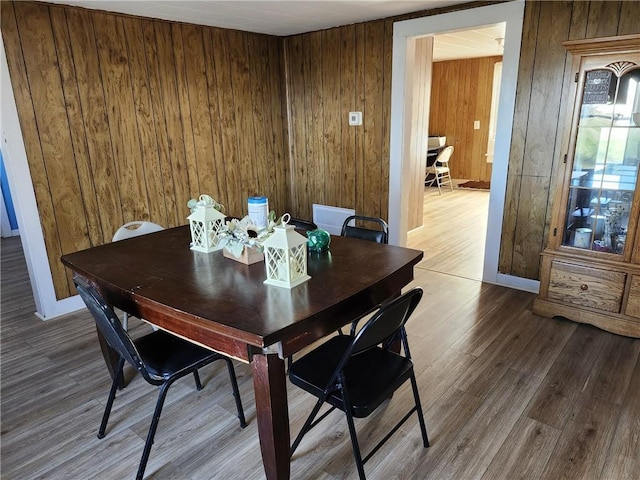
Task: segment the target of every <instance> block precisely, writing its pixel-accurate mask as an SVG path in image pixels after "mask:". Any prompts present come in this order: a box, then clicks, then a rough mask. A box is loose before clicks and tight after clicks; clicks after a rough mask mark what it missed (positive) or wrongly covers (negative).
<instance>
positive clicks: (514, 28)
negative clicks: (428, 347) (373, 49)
mask: <svg viewBox="0 0 640 480" xmlns="http://www.w3.org/2000/svg"><path fill="white" fill-rule="evenodd" d="M523 19H524V1H522V0H516V1H513V2H508V3H501V4H496V5H489V6H485V7H479V8H473V9H469V10H463V11H460V12H452V13H445V14H442V15H434V16H430V17H421V18H415V19H412V20H406V21H403V22H397V23H395V24H394V26H393V64H392V68H393V71H392V76H391V129H390V132H391V138H390V154H391V158H390V161H391V164H390V166H389V230H390V239H389V241H390V243H392V244H394V245H406V243H407V225H408V221H407V220H408V219H407V216H408V195H407V192H408V190H409V189H408V188H402V185H403V182H404V179H405V178H406V177H407V170H408V168H407V164H408V162H405V152H408V150H407V147H406V141H407V139H406V138H405V135H406V134H407V133H408V132H409V129H408V128H407V126H406V125H405V119H406V118H408V117H407V112H409V113H410V110H411V99H410V96H411V94H410V91H409V89H408V88H407V83H406V82H407V80H406V78H407V77H406V75H407V68H409V69H410V62H408V61H407V59H408V58H411V57H410V56H409V54H410V52H411V44H412V38H415V37H419V36H425V35H435V34H438V33H445V32H452V31H456V30H468V29H470V28H476V27H480V26H483V25H493V24H496V23H501V22H505V23H506V30H505V41H504V56H503V67H502V85H501V89H500V103H499V106H498V124H497V132H498V136H497V138H496V145H495V155H494V162H493V169H492V175H491V193H490V198H489V218H488V223H487V237H486V244H485V254H484V269H483V275H482V279H483V281H485V282H489V283H497V284H505V282H507V283H508V284H509V285H508V286H513V287H515V288H518V287H520V288H522V286H521V285H520V284H521V282H519V281H514V282H511V281H510V279H517V277H510V276H508V275H499V274H498V260H499V254H500V239H501V236H502V218H503V215H504V201H505V193H506V186H507V169H508V165H509V149H510V147H511V133H512V128H513V115H514V109H515V98H516V85H517V80H518V64H519V61H520V47H521V38H522V23H523ZM407 136H408V135H407ZM452 235H455V232H452ZM527 285H528V286H529V289H531V284H530V282H527ZM534 287H535V285H534Z"/></svg>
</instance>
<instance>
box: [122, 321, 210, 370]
mask: <svg viewBox="0 0 640 480" xmlns="http://www.w3.org/2000/svg"><path fill="white" fill-rule="evenodd" d="M133 343H134V344H135V346H136V348H137V349H138V352H139V353H140V356H141V357H142V358H144V362H145V366H146V368H147V371H148V372H149V373H150V374H151V375H153V376H156V377H160V378H163V379H165V380H166V379H168V378H169V377H171V376H173V375H176V372H181V371H183V370H186V369H193V366H194V365H198V364H201V363H202V364H203V365H206V364H208V363H211V362H212V361H214V360H217V359H219V358H221V355H220V354H218V353H216V352H213V351H211V350H207V349H206V348H203V347H200V346H199V345H196V344H194V343H191V342H187V341H186V340H183V339H181V338H179V337H176V336H175V335H171V334H170V333H167V332H164V331H162V330H158V331H156V332H152V333H150V334H148V335H145V336H144V337H141V338H139V339H136V340H134V341H133Z"/></svg>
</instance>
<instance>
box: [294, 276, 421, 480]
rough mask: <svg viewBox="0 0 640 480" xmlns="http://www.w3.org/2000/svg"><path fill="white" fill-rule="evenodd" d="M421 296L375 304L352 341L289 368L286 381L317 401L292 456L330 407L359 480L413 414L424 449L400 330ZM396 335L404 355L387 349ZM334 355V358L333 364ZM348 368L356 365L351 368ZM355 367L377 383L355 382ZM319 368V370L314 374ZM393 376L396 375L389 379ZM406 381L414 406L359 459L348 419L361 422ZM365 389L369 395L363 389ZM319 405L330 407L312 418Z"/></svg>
mask: <svg viewBox="0 0 640 480" xmlns="http://www.w3.org/2000/svg"><path fill="white" fill-rule="evenodd" d="M421 298H422V289H420V288H415V289H413V290H411V291H409V292H407V293H405V294H404V295H402V296H400V297H398V298H396V299H394V300H392V301H391V302H389V303H387V304H385V305H383V306H381V307H380V308H379V310H378V312H377V313H376V314H374V316H373V317H371V319H370V320H369V321H367V323H366V324H365V325H364V326H363V327H362V329H361V330H360V331H359V332H358V333H357V334H356V335H355V336H354V337H352V336H349V335H337V336H335V337H332V338H331V339H329V340H328V341H327V342H325V343H324V344H322V345H320V346H319V347H318V348H317V349H315V350H313V351H311V352H310V353H308V354H307V355H305V356H304V357H302V358H300V359H299V360H296V361H295V362H293V363H292V364H291V367H290V369H289V378H290V380H291V382H292V383H293V384H294V385H296V386H298V387H300V388H302V389H303V390H305V391H307V392H309V393H311V394H312V395H314V396H316V397H318V401H317V402H316V404H315V406H314V407H313V410H312V411H311V413H310V414H309V416H308V418H307V420H306V421H305V423H304V425H303V427H302V429H301V430H300V432H299V433H298V435H297V437H296V439H295V441H294V442H293V445H292V447H291V452H290V453H291V455H292V456H293V454H294V453H295V451H296V449H297V448H298V446H299V445H300V442H301V440H302V438H303V437H304V435H305V434H306V433H307V432H308V431H309V430H311V429H312V428H313V427H315V426H316V425H318V423H320V422H321V421H322V420H323V419H324V418H326V417H327V415H329V414H330V413H331V412H332V411H333V410H335V409H336V408H337V409H339V410H342V411H343V412H344V413H345V416H346V420H347V424H348V427H349V435H350V437H351V446H352V449H353V454H354V457H355V461H356V466H357V469H358V475H359V478H360V479H361V480H365V478H366V477H365V472H364V464H365V463H366V462H367V461H368V460H369V459H370V458H371V457H372V456H373V455H374V454H375V453H376V452H377V451H378V450H379V449H380V448H381V447H382V446H383V445H384V444H385V443H386V442H387V441H388V440H389V439H390V438H391V437H392V435H393V434H394V433H395V432H397V431H398V429H399V428H400V427H401V426H402V425H403V424H404V423H405V422H406V421H407V420H408V419H409V417H411V415H413V414H414V413H416V414H417V416H418V422H419V424H420V431H421V433H422V440H423V445H424V447H425V448H427V447H429V438H428V436H427V429H426V426H425V423H424V414H423V412H422V406H421V403H420V396H419V393H418V386H417V382H416V378H415V373H414V371H413V363H412V361H411V353H410V351H409V342H408V340H407V333H406V330H405V324H406V322H407V321H408V319H409V317H410V316H411V314H412V313H413V311H414V310H415V308H416V306H417V305H418V303H419V302H420V299H421ZM398 337H400V339H401V341H402V346H403V349H404V357H403V356H402V355H400V354H397V353H394V352H392V351H391V350H390V348H391V346H392V345H393V344H394V343H395V342H396V341H397V339H398ZM380 345H381V346H380ZM338 355H339V356H338ZM336 356H338V359H339V360H337V361H336ZM359 356H360V357H359ZM352 362H353V363H352ZM358 362H359V364H358ZM354 364H356V365H355V367H354ZM360 364H362V367H364V368H363V369H362V370H367V372H368V373H369V375H374V376H375V377H376V378H377V379H378V380H379V382H380V383H379V384H375V385H372V383H375V382H370V383H367V382H366V381H363V380H360V381H359V379H358V375H357V373H358V372H357V371H355V370H357V368H358V367H359V366H360ZM331 365H335V369H334V370H333V373H330V372H329V369H330V366H331ZM350 366H351V368H350ZM385 367H388V368H389V370H388V371H387V373H386V375H385V373H383V372H385ZM319 370H321V371H320V372H319ZM371 372H375V373H373V374H372V373H371ZM396 372H397V376H394V374H395V373H396ZM327 374H328V375H330V376H329V379H328V381H327V382H326V383H322V380H323V379H325V378H326V375H327ZM407 380H409V381H410V382H411V388H412V391H413V397H414V402H415V404H414V406H413V407H412V408H411V409H410V410H409V411H408V412H407V413H406V414H405V415H404V417H403V418H402V419H401V420H400V421H399V422H398V423H396V425H395V426H394V427H393V428H392V429H391V431H390V432H389V433H388V434H387V435H386V436H385V437H384V438H383V439H382V440H381V441H380V442H378V443H377V444H376V445H375V446H374V447H373V448H372V450H371V451H370V452H369V453H368V454H367V455H366V456H364V458H363V457H362V454H361V451H360V445H359V443H358V438H357V434H356V429H355V424H354V421H353V419H354V417H356V418H363V417H366V416H368V415H369V414H371V413H373V412H374V411H375V410H376V408H377V407H378V406H379V405H380V404H382V403H383V402H384V401H385V400H387V399H389V398H390V397H391V396H392V395H393V392H395V390H397V389H398V388H399V387H400V386H401V385H403V384H404V383H405V382H406V381H407ZM367 389H370V390H371V391H367ZM354 400H355V401H354ZM325 402H326V403H328V404H330V405H331V408H330V409H329V410H328V411H327V412H325V413H323V414H322V415H321V416H320V417H318V418H317V419H316V416H317V415H318V412H319V411H320V408H321V407H322V405H323V404H324V403H325Z"/></svg>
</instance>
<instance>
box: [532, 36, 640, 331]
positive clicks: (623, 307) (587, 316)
mask: <svg viewBox="0 0 640 480" xmlns="http://www.w3.org/2000/svg"><path fill="white" fill-rule="evenodd" d="M564 46H565V48H566V49H567V50H568V51H569V52H570V53H571V57H572V66H573V68H572V70H571V72H570V74H569V75H568V77H570V78H568V79H567V82H568V85H567V88H568V92H569V95H570V98H572V99H574V101H573V109H572V115H571V116H570V118H569V119H568V123H567V126H566V128H565V138H564V140H563V144H562V151H561V154H560V155H561V159H562V160H563V161H564V163H565V164H566V165H565V166H564V169H563V170H562V171H561V172H560V179H559V181H558V182H557V192H555V195H554V205H553V213H552V220H551V226H550V237H549V242H548V247H547V248H546V249H545V251H544V252H543V253H542V265H541V272H540V294H539V295H538V298H536V300H535V302H534V312H535V313H537V314H540V315H545V316H562V317H565V318H568V319H571V320H575V321H578V322H583V323H590V324H593V325H596V326H598V327H600V328H602V329H605V330H608V331H611V332H614V333H618V334H622V335H628V336H632V337H640V228H639V227H638V223H639V222H638V218H639V215H640V193H639V189H638V167H639V165H640V35H628V36H624V37H610V38H602V39H590V40H580V41H569V42H565V43H564Z"/></svg>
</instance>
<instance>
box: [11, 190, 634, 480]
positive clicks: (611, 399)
mask: <svg viewBox="0 0 640 480" xmlns="http://www.w3.org/2000/svg"><path fill="white" fill-rule="evenodd" d="M466 193H467V192H465V194H466ZM471 195H474V194H473V193H471ZM443 197H444V195H443ZM443 200H444V198H443ZM454 200H456V201H457V199H454V196H453V195H451V196H450V198H448V199H447V203H448V204H449V205H453V204H454ZM459 203H460V204H461V205H462V204H463V203H464V202H462V201H460V202H459ZM474 203H475V201H474ZM451 208H452V207H451V206H449V209H448V212H449V213H448V214H447V215H445V220H443V221H441V222H440V223H442V227H443V230H442V231H444V232H445V233H446V232H447V231H448V232H450V235H448V242H447V241H445V239H443V238H441V237H443V236H445V235H444V234H442V235H441V236H440V237H438V238H428V237H427V236H425V237H424V238H422V239H421V241H424V242H425V244H427V245H430V246H432V247H433V246H435V245H440V246H439V247H437V248H442V249H444V246H446V245H449V246H451V247H458V246H460V244H462V243H469V244H471V243H473V241H472V240H469V242H459V241H457V240H456V238H457V237H456V235H454V234H453V232H456V233H459V232H461V231H462V230H456V229H459V228H462V227H458V226H454V221H457V219H458V217H461V216H463V213H461V212H459V213H453V210H452V209H451ZM461 208H463V209H464V210H465V212H466V208H467V207H461ZM433 212H434V213H433V214H434V215H436V214H437V215H440V214H441V212H442V210H441V209H435V210H434V211H433ZM467 220H469V218H467ZM469 224H470V222H469V221H466V220H465V221H462V222H461V225H462V226H464V225H469ZM474 233H475V232H474ZM464 236H465V238H471V236H472V234H471V233H469V234H466V233H465V234H464ZM1 247H2V252H1V253H2V270H1V272H0V273H1V275H2V290H1V294H2V298H1V308H2V317H1V324H0V326H1V341H2V345H1V347H2V350H1V357H0V358H1V369H2V372H1V373H2V377H1V380H2V386H1V388H2V390H1V413H2V438H1V443H2V446H1V461H2V463H1V469H2V472H1V478H2V479H4V480H14V479H15V480H29V479H65V480H66V479H83V480H85V479H92V478H96V479H114V480H119V479H123V478H133V477H134V475H135V471H136V469H137V465H138V462H139V460H140V455H141V453H142V446H143V444H144V438H145V435H146V432H147V429H148V426H149V422H150V417H151V414H152V410H153V406H154V404H155V398H156V391H155V389H153V388H152V387H150V386H149V385H148V384H146V382H144V381H143V380H142V379H140V378H139V377H137V376H135V375H134V374H133V372H132V371H131V370H128V371H127V373H128V377H129V379H130V383H129V385H128V386H127V388H126V389H125V390H123V391H122V392H120V393H119V394H118V396H117V398H116V402H115V404H114V409H113V413H112V415H111V420H110V424H109V427H108V429H107V435H106V437H105V438H104V439H102V440H99V439H97V438H96V432H97V429H98V425H99V422H100V418H101V415H102V409H103V407H104V402H105V401H106V398H107V394H108V389H109V383H110V382H109V378H108V375H107V373H106V368H105V366H104V364H103V361H102V358H101V356H100V351H99V347H98V345H97V342H96V340H95V331H94V324H93V321H92V319H91V318H90V316H89V314H88V313H87V312H80V313H77V314H73V315H69V316H67V317H65V318H60V319H57V320H52V321H49V322H42V321H40V320H38V319H37V318H36V317H35V316H34V315H33V311H34V310H35V308H34V304H33V299H32V295H31V290H30V288H29V284H28V278H27V273H26V267H25V263H24V259H23V257H22V253H21V250H20V244H19V239H17V238H11V239H3V240H2V244H1ZM449 256H451V255H449ZM445 257H446V255H445ZM436 258H437V256H435V255H434V256H433V258H430V259H425V261H424V262H423V263H422V264H421V265H420V266H419V267H418V268H417V269H416V272H415V273H416V275H415V280H414V282H413V283H412V286H413V285H420V286H422V288H423V289H424V290H425V295H424V297H423V300H422V302H421V304H420V305H419V307H418V309H417V311H416V313H415V314H414V317H413V318H412V319H411V321H410V322H409V327H408V328H409V335H410V344H411V348H412V353H413V355H414V359H415V364H416V372H417V375H418V385H419V389H420V394H421V397H422V403H423V408H424V411H425V420H426V424H427V429H428V432H429V437H430V440H431V447H430V448H429V449H424V448H422V447H421V444H420V432H419V427H418V424H417V422H416V421H415V420H410V421H409V422H407V423H406V424H405V425H404V426H403V428H402V429H401V431H400V432H398V433H397V434H396V435H395V436H394V437H393V439H392V440H391V442H390V444H387V445H385V447H383V448H382V449H381V450H380V451H379V452H378V453H377V454H376V455H375V456H374V457H373V458H372V459H371V460H370V461H369V462H368V463H367V464H366V465H365V470H366V472H367V476H368V478H369V479H370V480H376V479H381V480H387V479H434V480H441V479H454V480H468V479H469V480H470V479H478V480H489V479H498V480H511V479H517V478H521V479H526V480H555V479H593V480H620V479H637V478H638V472H640V401H639V400H638V399H640V361H639V355H640V340H634V339H630V338H625V337H620V336H616V335H613V334H609V333H607V332H604V331H601V330H598V329H596V328H593V327H590V326H586V325H578V324H575V323H572V322H569V321H564V320H558V319H554V320H552V319H547V318H542V317H538V316H536V315H533V314H532V312H531V304H532V300H533V298H534V296H533V295H532V294H530V293H525V292H520V291H516V290H510V289H507V288H504V287H498V286H494V285H487V284H482V283H481V282H479V281H478V280H474V279H470V278H467V275H469V277H471V276H472V275H473V273H468V272H467V271H465V269H464V266H457V267H456V265H455V263H456V262H455V261H454V259H451V258H445V260H443V261H447V262H451V264H452V265H453V266H452V267H451V268H452V269H455V268H458V267H459V268H460V270H456V272H457V273H455V274H447V273H443V272H442V271H438V270H439V269H441V270H446V268H441V266H440V265H438V264H437V262H438V260H436ZM458 258H459V261H460V262H462V260H460V257H458ZM148 328H149V327H148V326H146V325H144V324H142V323H141V322H139V321H136V320H133V319H132V320H131V331H132V334H133V335H134V336H135V335H138V334H140V333H142V332H143V331H144V330H145V329H148ZM237 374H238V381H239V385H240V391H241V395H242V400H243V404H244V407H245V413H246V415H247V421H248V422H249V426H248V427H247V428H246V429H244V430H243V429H240V428H239V426H238V422H237V419H236V417H235V413H234V404H233V398H232V396H231V394H230V388H229V385H228V380H227V377H226V375H225V374H224V371H223V370H222V366H218V365H212V366H209V367H207V368H205V369H203V371H202V372H201V375H202V380H203V383H204V385H205V388H204V389H203V390H202V391H200V392H198V391H196V389H195V386H194V385H193V382H192V379H191V378H189V377H185V378H184V379H182V380H181V381H178V382H177V383H176V384H175V385H174V386H173V387H172V388H171V390H170V391H169V395H168V398H167V402H166V404H165V410H164V412H163V416H162V418H161V419H160V425H159V429H158V433H157V436H156V441H155V445H154V447H153V449H152V451H151V457H150V461H149V465H148V467H147V471H146V478H148V479H151V478H153V479H156V480H196V479H198V480H199V479H221V480H229V479H231V480H235V479H237V480H247V479H263V478H264V472H263V469H262V461H261V456H260V449H259V444H258V435H257V428H256V418H255V406H254V398H253V389H252V380H251V372H250V369H249V368H248V367H247V366H246V365H242V364H237ZM406 387H407V386H406V385H405V388H403V389H401V390H400V391H399V392H398V393H397V394H396V395H394V397H393V398H392V399H391V400H390V401H389V402H388V403H387V404H386V405H383V406H382V407H381V408H380V409H379V411H378V412H376V414H374V416H373V417H372V418H369V419H364V420H362V421H357V423H356V427H357V428H358V429H359V433H360V438H361V441H362V444H363V450H364V451H365V452H367V451H368V446H369V445H372V444H373V442H375V440H376V439H378V438H380V436H381V435H382V434H383V433H382V432H383V431H384V430H385V428H386V427H387V426H389V425H390V424H392V423H393V422H394V421H395V420H396V419H397V418H399V416H400V415H402V414H403V413H404V408H405V407H404V404H405V402H408V401H410V398H409V396H410V392H409V389H408V388H406ZM312 404H313V399H312V398H311V397H310V396H308V395H307V394H305V393H303V392H301V391H299V390H298V389H296V388H294V387H293V386H290V388H289V409H290V421H291V430H292V434H295V433H297V431H298V429H299V428H300V426H301V423H302V422H303V420H304V418H305V416H306V414H307V412H308V411H309V409H310V408H311V407H312ZM291 473H292V479H322V480H330V479H355V478H357V473H356V469H355V465H354V463H353V457H352V453H351V445H350V442H349V435H348V431H347V426H346V422H345V421H344V419H343V417H342V416H340V414H339V413H337V412H334V413H333V414H332V415H331V416H330V417H329V418H328V419H327V420H326V421H325V422H324V423H323V424H320V426H318V427H317V428H316V429H315V430H314V431H313V432H311V433H310V434H309V435H308V436H307V437H305V440H304V441H303V442H302V444H301V446H300V447H299V450H298V451H297V452H296V455H295V456H294V458H293V459H292V464H291Z"/></svg>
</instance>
